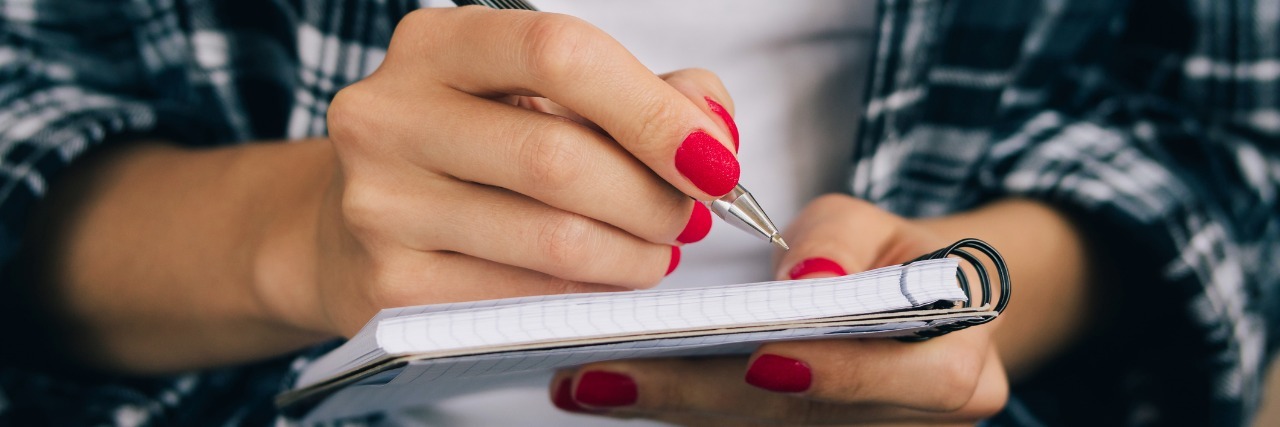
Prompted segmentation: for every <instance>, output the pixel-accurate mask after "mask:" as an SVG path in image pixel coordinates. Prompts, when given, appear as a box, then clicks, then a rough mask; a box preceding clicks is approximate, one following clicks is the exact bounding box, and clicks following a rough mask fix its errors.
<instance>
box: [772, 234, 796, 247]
mask: <svg viewBox="0 0 1280 427" xmlns="http://www.w3.org/2000/svg"><path fill="white" fill-rule="evenodd" d="M769 243H773V244H774V245H777V246H778V247H779V248H782V250H784V251H789V250H791V247H790V246H787V242H784V241H782V235H781V234H774V235H772V236H769Z"/></svg>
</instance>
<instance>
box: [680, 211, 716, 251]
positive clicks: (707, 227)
mask: <svg viewBox="0 0 1280 427" xmlns="http://www.w3.org/2000/svg"><path fill="white" fill-rule="evenodd" d="M710 232H711V210H710V209H707V207H706V206H705V205H703V204H702V203H700V202H697V201H694V202H693V213H690V214H689V223H688V224H685V226H684V231H681V232H680V235H679V236H676V240H677V241H679V242H680V243H693V242H696V241H699V240H702V239H703V238H704V237H707V233H710Z"/></svg>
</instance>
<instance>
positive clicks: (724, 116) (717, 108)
mask: <svg viewBox="0 0 1280 427" xmlns="http://www.w3.org/2000/svg"><path fill="white" fill-rule="evenodd" d="M705 99H706V100H707V106H709V107H711V112H712V113H716V115H717V116H720V120H724V125H725V126H727V127H728V128H729V134H730V135H733V152H735V153H736V152H738V124H737V123H734V121H733V116H730V115H729V110H726V109H724V106H723V105H720V103H719V102H716V100H714V99H711V97H710V96H708V97H705Z"/></svg>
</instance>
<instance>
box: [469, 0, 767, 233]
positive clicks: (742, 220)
mask: <svg viewBox="0 0 1280 427" xmlns="http://www.w3.org/2000/svg"><path fill="white" fill-rule="evenodd" d="M454 3H455V4H457V5H458V6H471V5H476V6H486V7H490V8H494V9H520V10H535V11H536V10H538V8H536V7H534V6H533V5H532V4H529V3H528V2H526V1H524V0H454ZM695 101H696V100H695ZM707 104H708V106H709V107H711V111H712V112H713V113H715V114H716V115H718V116H720V118H721V119H722V120H724V122H725V124H726V125H727V126H729V131H730V133H732V134H733V148H734V152H737V149H738V126H737V125H736V124H734V122H733V117H732V115H730V114H729V112H728V111H726V110H725V109H724V107H723V106H721V105H720V104H719V103H716V102H715V101H713V100H712V99H710V98H707ZM707 204H708V206H710V207H711V211H712V212H715V214H716V216H718V217H720V218H721V219H724V220H725V222H727V223H729V224H730V225H733V226H734V227H737V228H738V229H741V230H743V231H746V232H747V233H749V234H751V235H754V236H757V237H761V238H763V239H765V240H768V241H769V243H773V244H774V245H776V246H778V247H779V248H782V250H790V249H791V248H790V247H788V246H787V242H786V241H784V240H782V233H780V232H778V227H777V226H776V225H774V224H773V220H770V219H769V215H768V214H765V213H764V209H762V208H761V207H760V204H759V203H758V202H756V200H755V197H753V196H752V195H751V192H749V191H747V189H746V188H744V187H743V186H742V185H735V186H734V188H733V190H732V191H730V192H729V193H728V194H725V195H723V196H721V197H720V198H718V199H716V200H714V201H711V202H707Z"/></svg>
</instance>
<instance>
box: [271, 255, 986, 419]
mask: <svg viewBox="0 0 1280 427" xmlns="http://www.w3.org/2000/svg"><path fill="white" fill-rule="evenodd" d="M962 248H969V249H977V250H979V251H980V252H982V253H983V254H984V255H987V256H988V257H990V258H992V260H993V261H994V262H995V266H996V268H997V272H998V274H999V277H1000V279H1001V280H1000V281H1001V287H1002V291H1001V295H1000V297H1001V299H1000V302H999V303H998V304H997V305H996V306H992V305H990V304H989V301H990V295H991V289H990V284H989V281H988V280H987V277H986V274H985V272H986V270H985V269H984V267H983V266H982V264H980V263H978V262H977V260H976V258H974V257H973V256H972V255H971V254H969V253H968V252H965V251H963V249H962ZM948 255H957V256H958V257H949V256H948ZM922 258H929V259H920V260H917V261H914V262H911V263H907V264H904V265H897V266H890V267H884V268H880V269H876V270H871V271H867V272H863V273H858V274H853V275H848V276H842V277H833V278H822V279H808V280H785V281H775V282H763V283H751V284H741V285H729V286H715V287H703V288H690V289H676V290H649V291H635V292H620V293H594V294H569V295H549V296H537V297H526V298H511V299H502V300H490V301H476V302H467V303H456V304H440V305H425V306H416V307H402V308H395V309H387V310H383V311H381V312H379V313H378V314H377V315H376V316H374V318H373V319H371V320H370V321H369V323H368V324H366V325H365V327H364V328H363V329H361V330H360V331H359V332H358V333H357V334H356V336H355V337H353V338H352V339H351V340H349V341H347V342H346V343H345V344H343V345H342V346H340V347H338V348H336V349H334V350H333V351H331V352H329V353H328V354H326V355H324V356H322V357H321V358H320V359H318V360H317V361H316V362H315V363H313V364H312V365H311V366H309V367H308V368H307V369H306V370H305V371H303V373H302V375H301V376H300V377H299V378H298V381H297V384H296V387H295V388H294V390H291V391H289V392H286V393H284V394H282V395H280V396H279V397H278V399H277V403H279V404H280V405H281V406H282V407H283V408H284V409H286V410H289V411H290V412H291V413H293V414H305V416H306V421H308V422H310V421H326V420H333V419H340V418H345V417H354V416H360V415H364V414H368V413H371V412H377V411H385V410H390V409H395V408H397V407H400V406H405V405H413V404H421V403H423V402H426V401H429V400H431V399H433V398H440V397H447V396H449V395H452V394H457V393H463V392H469V391H475V390H481V389H485V388H491V387H498V386H501V385H502V384H503V383H504V382H505V381H504V380H506V379H511V378H517V377H519V375H520V374H521V373H528V372H534V371H545V370H548V369H556V368H562V367H568V366H574V365H579V364H584V363H590V362H596V361H602V360H616V359H626V358H639V357H672V356H689V355H718V354H746V353H750V352H751V351H752V350H753V349H754V347H755V346H757V345H759V343H762V342H767V341H777V340H793V339H814V338H825V337H913V338H920V337H930V336H936V335H939V334H942V333H946V332H948V331H951V330H956V329H960V328H964V327H967V326H971V325H975V324H980V323H985V322H986V321H989V320H991V319H992V318H994V317H995V316H996V315H998V314H999V312H1000V311H1002V310H1003V308H1004V305H1005V304H1006V303H1007V301H1008V295H1009V283H1008V276H1007V270H1006V269H1005V268H1004V262H1003V260H1002V259H1000V256H999V254H998V253H996V252H995V251H994V249H991V248H990V246H988V245H986V244H985V243H983V242H981V241H977V240H974V239H966V240H963V241H961V242H957V243H956V244H955V245H952V246H950V247H948V248H945V249H943V250H940V251H938V252H935V253H932V254H929V255H927V256H926V257H922ZM962 260H964V261H968V262H970V264H971V265H974V266H975V267H974V268H975V269H976V270H977V271H978V272H979V274H978V278H979V281H980V283H981V285H982V292H983V293H982V294H981V295H982V297H983V298H982V299H983V302H982V304H981V305H978V306H974V305H973V304H971V303H970V295H969V284H968V280H967V279H966V276H965V275H964V274H961V272H960V269H959V266H960V263H961V261H962Z"/></svg>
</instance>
